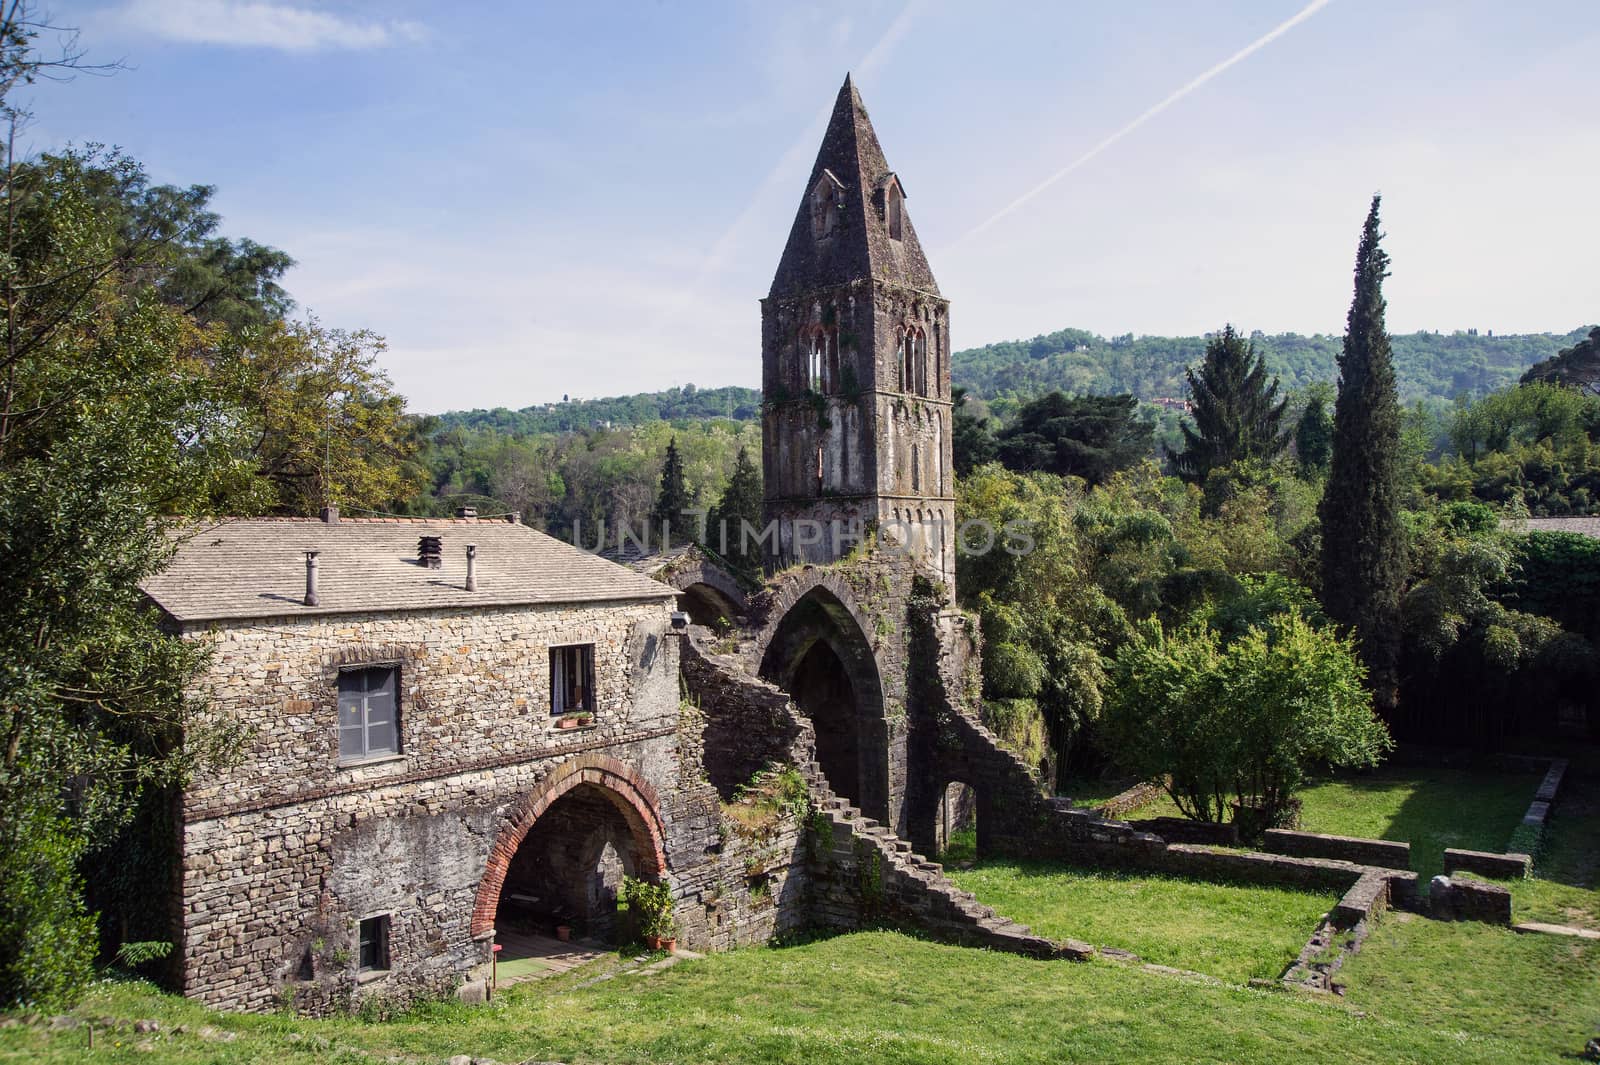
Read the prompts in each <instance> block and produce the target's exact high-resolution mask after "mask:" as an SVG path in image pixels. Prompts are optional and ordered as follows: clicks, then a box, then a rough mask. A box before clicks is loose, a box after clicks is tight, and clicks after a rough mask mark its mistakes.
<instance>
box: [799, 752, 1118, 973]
mask: <svg viewBox="0 0 1600 1065" xmlns="http://www.w3.org/2000/svg"><path fill="white" fill-rule="evenodd" d="M799 769H800V772H801V774H802V775H803V776H804V777H805V778H806V782H807V784H808V785H809V786H810V789H811V796H812V802H813V804H814V805H815V807H816V810H817V811H818V813H819V814H820V815H821V817H822V818H824V819H825V821H826V824H827V826H828V829H827V830H826V833H825V834H826V835H828V836H831V839H828V840H826V842H827V845H828V853H827V854H826V855H818V857H819V858H822V859H824V860H823V861H820V862H818V865H824V864H825V865H826V866H827V867H828V868H829V869H831V870H832V871H834V875H833V876H831V877H830V876H826V875H823V876H819V877H818V883H817V885H816V888H817V890H816V899H815V907H814V908H815V917H816V919H817V921H818V923H819V924H822V925H825V926H830V927H836V928H859V927H861V926H862V925H863V924H871V923H872V922H873V921H874V919H881V920H882V921H884V922H885V923H888V924H897V925H901V926H905V927H910V928H914V929H916V930H918V931H921V932H925V933H927V934H928V935H929V936H931V937H933V938H935V939H940V940H944V941H948V942H954V943H959V944H962V945H964V946H977V947H987V948H988V949H990V950H1000V951H1005V952H1007V953H1011V954H1023V955H1027V956H1029V957H1034V958H1071V959H1075V960H1084V959H1087V958H1088V957H1090V956H1091V955H1092V954H1093V953H1094V948H1093V947H1092V946H1090V945H1089V944H1087V943H1080V942H1077V941H1075V940H1068V941H1065V942H1057V941H1055V940H1051V939H1047V938H1045V937H1043V936H1039V935H1035V934H1034V933H1033V931H1032V930H1031V929H1029V928H1028V927H1027V926H1026V925H1023V924H1019V923H1017V922H1016V921H1013V920H1011V919H1009V918H1006V917H1002V916H1000V915H999V914H997V913H995V912H994V910H993V909H991V908H990V907H988V906H985V905H984V904H983V903H981V902H979V901H978V900H977V898H976V897H975V896H974V895H973V894H972V893H971V892H967V891H962V890H961V889H960V888H958V887H956V886H955V885H954V884H952V883H951V882H950V881H949V880H948V879H946V877H945V875H944V868H943V867H942V866H941V865H939V863H937V862H934V861H930V860H928V859H927V858H925V857H924V856H922V855H920V854H917V853H915V852H914V851H913V850H912V849H911V844H910V843H908V842H906V841H905V840H903V839H901V838H900V837H899V836H897V835H895V833H894V832H893V831H892V830H890V829H889V828H888V827H887V826H885V825H883V824H880V823H879V822H878V821H875V820H874V819H872V818H870V817H867V816H865V815H864V814H863V813H862V812H861V811H860V810H859V809H857V808H856V807H854V806H852V805H850V803H849V802H848V801H847V800H845V799H844V798H841V797H840V796H838V795H836V794H834V792H833V789H832V788H831V787H830V786H829V785H828V781H827V777H826V776H825V775H824V773H823V772H822V767H821V766H819V765H817V763H815V762H807V763H803V764H802V765H801V766H800V767H799ZM813 833H814V834H816V835H819V836H820V835H823V834H824V832H823V830H822V829H821V826H815V825H814V826H813ZM874 857H875V858H876V869H875V870H874V871H873V873H871V874H867V873H866V872H865V869H864V867H865V865H866V863H870V862H873V861H874ZM840 873H842V874H843V876H841V875H839V874H840ZM852 874H853V877H852ZM851 881H853V882H851ZM868 883H871V884H874V885H875V886H874V887H873V888H867V887H865V886H864V885H866V884H868ZM867 895H870V896H871V897H863V896H867Z"/></svg>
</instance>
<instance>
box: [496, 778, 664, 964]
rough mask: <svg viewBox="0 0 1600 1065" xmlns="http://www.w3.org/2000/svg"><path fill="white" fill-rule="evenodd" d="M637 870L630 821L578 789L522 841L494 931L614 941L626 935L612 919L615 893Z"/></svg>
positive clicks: (587, 789)
mask: <svg viewBox="0 0 1600 1065" xmlns="http://www.w3.org/2000/svg"><path fill="white" fill-rule="evenodd" d="M638 870H639V851H638V844H637V842H636V840H635V837H634V834H633V832H632V830H631V829H630V828H629V825H628V822H627V820H626V819H624V817H623V816H622V814H621V812H619V811H618V809H617V807H616V805H615V804H614V803H613V802H612V801H611V800H610V799H608V798H607V797H606V793H605V792H604V791H603V790H602V789H601V788H599V787H596V786H594V785H590V784H580V785H579V786H577V787H575V788H573V789H572V790H571V791H569V792H567V793H566V794H565V795H562V796H561V797H560V798H559V799H557V800H556V801H555V802H554V803H552V804H551V806H550V808H549V809H548V810H546V811H545V812H544V813H543V814H541V815H540V816H539V819H538V820H537V821H535V822H534V823H533V826H532V827H531V828H530V829H529V830H528V834H527V835H526V836H525V837H523V840H522V844H521V846H519V847H518V848H517V853H516V855H515V856H513V857H512V859H511V864H510V866H509V867H508V869H507V871H506V878H505V883H504V884H503V885H502V887H501V889H500V902H499V907H498V909H497V910H496V913H495V928H496V929H497V930H500V931H503V932H506V933H510V934H513V935H514V934H517V933H521V934H523V935H538V936H553V937H558V938H570V939H591V940H596V941H599V942H606V943H610V942H617V941H618V939H619V937H620V936H623V935H626V933H627V931H628V930H627V929H624V928H621V927H620V924H619V922H618V919H617V895H618V893H619V892H620V891H621V888H622V878H623V877H624V876H637V875H638ZM563 930H564V931H563ZM501 938H502V939H504V938H505V936H504V935H503V936H502V937H501Z"/></svg>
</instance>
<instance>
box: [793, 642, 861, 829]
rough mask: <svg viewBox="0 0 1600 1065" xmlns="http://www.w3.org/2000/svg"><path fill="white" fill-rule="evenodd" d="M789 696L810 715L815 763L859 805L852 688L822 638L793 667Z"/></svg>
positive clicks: (857, 738)
mask: <svg viewBox="0 0 1600 1065" xmlns="http://www.w3.org/2000/svg"><path fill="white" fill-rule="evenodd" d="M789 695H790V696H791V697H792V698H793V699H794V702H795V705H796V706H798V707H799V708H800V712H801V713H803V714H805V715H806V716H807V717H808V718H810V719H811V727H812V728H813V729H815V730H816V735H817V762H818V763H819V764H820V765H821V766H822V771H823V772H824V773H825V774H827V777H828V782H829V783H831V784H832V785H833V789H834V790H835V791H837V792H838V793H839V794H840V795H843V796H844V797H845V798H847V799H849V800H850V801H851V802H852V803H855V804H856V805H858V806H859V805H860V804H861V743H860V735H859V733H860V722H859V721H858V719H857V717H856V696H855V690H854V688H852V687H851V684H850V676H849V674H848V673H846V672H845V668H844V663H843V662H841V661H840V660H839V656H838V655H837V654H835V653H834V650H833V648H832V647H830V646H828V644H827V643H826V642H825V641H823V640H818V641H817V642H816V643H814V644H812V645H811V649H810V650H809V651H807V652H806V653H805V654H804V655H803V656H802V657H801V659H800V662H799V664H798V665H796V666H795V671H794V679H793V680H791V681H790V682H789Z"/></svg>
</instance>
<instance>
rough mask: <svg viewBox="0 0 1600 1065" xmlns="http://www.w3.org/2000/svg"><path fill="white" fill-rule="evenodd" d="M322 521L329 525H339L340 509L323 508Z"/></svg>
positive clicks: (332, 507)
mask: <svg viewBox="0 0 1600 1065" xmlns="http://www.w3.org/2000/svg"><path fill="white" fill-rule="evenodd" d="M321 516H322V520H323V521H324V522H326V523H327V524H329V525H337V524H339V508H338V507H334V506H328V507H323V508H322V515H321Z"/></svg>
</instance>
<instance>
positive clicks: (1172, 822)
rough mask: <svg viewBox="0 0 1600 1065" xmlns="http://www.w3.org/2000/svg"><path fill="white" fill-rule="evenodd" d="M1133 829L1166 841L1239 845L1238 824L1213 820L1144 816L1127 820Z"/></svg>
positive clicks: (1217, 845) (1227, 845)
mask: <svg viewBox="0 0 1600 1065" xmlns="http://www.w3.org/2000/svg"><path fill="white" fill-rule="evenodd" d="M1128 824H1130V825H1132V826H1133V827H1134V829H1136V830H1137V831H1140V832H1150V833H1153V834H1155V835H1157V836H1160V837H1161V838H1162V839H1164V840H1166V841H1167V842H1168V843H1208V844H1211V845H1212V846H1216V847H1237V846H1239V826H1238V825H1235V824H1231V823H1229V824H1218V823H1216V822H1215V821H1192V820H1190V819H1189V818H1187V817H1146V818H1142V819H1140V820H1136V821H1129V822H1128Z"/></svg>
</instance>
